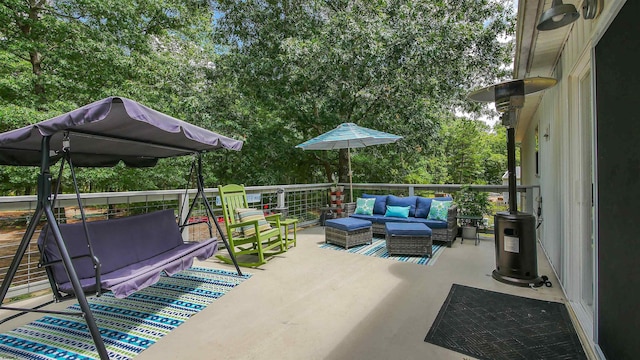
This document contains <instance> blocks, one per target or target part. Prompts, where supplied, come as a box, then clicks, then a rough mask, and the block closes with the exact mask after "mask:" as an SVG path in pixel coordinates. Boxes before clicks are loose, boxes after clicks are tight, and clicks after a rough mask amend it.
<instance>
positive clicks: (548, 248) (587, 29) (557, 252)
mask: <svg viewBox="0 0 640 360" xmlns="http://www.w3.org/2000/svg"><path fill="white" fill-rule="evenodd" d="M624 2H625V0H608V1H605V8H604V10H603V12H602V13H601V14H600V16H599V17H598V18H597V19H595V20H584V19H583V18H582V17H581V18H580V19H579V20H578V21H576V22H575V23H574V24H573V25H571V26H572V30H571V32H570V34H569V36H568V38H567V41H566V43H565V45H564V48H563V51H562V54H561V56H560V58H559V60H558V64H557V66H556V68H555V69H554V74H553V75H552V76H553V77H555V78H557V79H558V84H557V85H556V86H555V87H553V88H550V89H548V90H546V91H545V93H544V96H543V98H542V101H541V102H540V104H539V106H538V108H537V110H536V112H535V114H534V115H533V117H532V119H531V122H530V126H529V128H528V129H527V130H526V133H525V134H524V136H523V137H522V141H521V163H520V164H521V167H522V182H523V184H525V185H538V184H539V185H540V192H541V193H540V194H541V197H542V218H543V222H542V225H541V226H540V228H539V230H538V239H539V241H540V243H541V244H542V246H543V248H544V250H545V253H546V254H547V257H548V258H549V261H550V263H551V265H552V266H553V268H554V270H555V271H556V274H557V276H558V279H559V281H560V282H561V284H560V285H561V286H562V287H563V289H564V290H565V294H566V295H567V298H568V299H569V301H574V302H575V301H578V300H579V299H578V298H577V297H579V294H577V293H576V291H575V289H576V282H578V277H579V274H576V272H578V271H579V267H578V266H576V264H575V263H576V258H579V256H580V254H581V252H580V251H581V249H580V248H578V247H577V246H578V245H577V244H581V242H580V239H579V238H578V237H580V236H581V235H580V231H575V230H576V229H575V228H574V226H575V222H576V221H575V220H576V218H575V213H576V206H583V205H579V204H578V205H577V202H576V199H575V194H574V193H575V191H574V189H575V188H576V181H581V182H585V184H583V185H585V186H586V182H589V186H590V183H591V179H582V178H579V177H576V173H575V172H571V170H570V169H571V168H572V167H573V168H575V165H574V164H572V161H574V159H572V156H573V157H575V154H576V153H578V154H580V156H590V154H581V153H580V151H581V148H580V143H581V141H592V139H580V138H578V139H577V138H576V137H579V136H581V134H580V132H577V131H572V129H570V126H569V124H570V120H571V119H574V120H575V121H578V122H579V121H580V120H581V119H579V118H576V117H578V116H579V114H578V113H577V111H576V105H575V104H577V102H576V99H577V98H576V97H577V96H579V94H578V93H577V91H576V89H575V85H573V86H572V84H575V82H576V79H577V78H576V76H578V75H579V72H580V71H583V70H584V67H585V64H587V66H589V65H590V64H591V63H592V49H593V46H594V44H595V43H597V40H598V38H599V36H600V34H602V33H603V32H604V31H605V29H606V26H607V24H608V23H609V22H610V20H611V18H612V16H614V14H615V13H616V12H617V10H619V9H620V8H621V7H622V5H623V4H624ZM592 76H593V72H592ZM594 96H595V92H594ZM572 117H573V118H572ZM594 120H595V117H594ZM575 121H574V122H573V123H574V124H575ZM536 128H538V132H539V149H538V152H539V155H538V156H539V158H538V159H539V177H536V175H535V165H536V164H535V130H536ZM547 129H548V135H549V136H548V137H547V138H545V137H544V134H545V133H547ZM571 154H574V155H571ZM572 174H573V176H572ZM534 208H535V206H534ZM582 236H584V234H582ZM579 320H580V321H581V325H582V327H583V329H586V330H585V331H586V332H587V333H590V330H592V329H590V327H592V325H593V324H589V323H584V322H585V320H584V319H579Z"/></svg>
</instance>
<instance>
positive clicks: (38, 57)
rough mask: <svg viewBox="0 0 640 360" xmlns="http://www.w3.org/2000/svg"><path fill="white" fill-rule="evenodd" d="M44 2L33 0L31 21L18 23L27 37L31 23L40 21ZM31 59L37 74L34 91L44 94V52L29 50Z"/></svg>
mask: <svg viewBox="0 0 640 360" xmlns="http://www.w3.org/2000/svg"><path fill="white" fill-rule="evenodd" d="M43 4H44V2H42V1H37V2H33V1H31V2H30V4H29V21H27V22H24V23H18V26H19V27H20V31H22V33H23V34H24V35H25V37H26V38H31V36H32V33H31V29H32V27H31V23H35V22H37V21H40V11H41V10H42V6H43ZM29 61H30V62H31V71H32V72H33V74H34V75H35V76H36V80H35V84H34V87H33V92H34V94H36V95H42V94H44V84H43V82H42V78H41V76H42V53H41V52H40V51H38V50H35V49H34V50H31V51H29Z"/></svg>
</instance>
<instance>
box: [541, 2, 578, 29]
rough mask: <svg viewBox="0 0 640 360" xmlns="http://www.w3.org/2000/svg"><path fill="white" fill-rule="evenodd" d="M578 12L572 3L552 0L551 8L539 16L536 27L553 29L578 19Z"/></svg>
mask: <svg viewBox="0 0 640 360" xmlns="http://www.w3.org/2000/svg"><path fill="white" fill-rule="evenodd" d="M579 17H580V14H579V13H578V10H576V7H575V6H574V5H573V4H563V3H562V0H553V3H552V4H551V8H549V10H546V11H545V12H543V13H542V16H540V22H539V23H538V26H537V29H538V30H540V31H546V30H555V29H558V28H561V27H563V26H565V25H569V24H571V23H572V22H574V21H576V20H578V18H579Z"/></svg>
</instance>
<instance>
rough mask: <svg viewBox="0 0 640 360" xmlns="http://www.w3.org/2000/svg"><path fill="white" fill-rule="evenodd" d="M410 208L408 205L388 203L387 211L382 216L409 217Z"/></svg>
mask: <svg viewBox="0 0 640 360" xmlns="http://www.w3.org/2000/svg"><path fill="white" fill-rule="evenodd" d="M410 208H411V207H410V206H390V205H387V212H386V213H384V216H387V217H398V218H407V217H409V209H410Z"/></svg>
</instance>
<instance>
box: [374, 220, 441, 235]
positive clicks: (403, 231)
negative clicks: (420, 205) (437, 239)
mask: <svg viewBox="0 0 640 360" xmlns="http://www.w3.org/2000/svg"><path fill="white" fill-rule="evenodd" d="M384 228H385V231H386V233H387V234H389V235H400V236H431V229H430V228H429V227H428V226H426V225H425V224H421V223H399V222H388V223H386V224H385V225H384Z"/></svg>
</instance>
